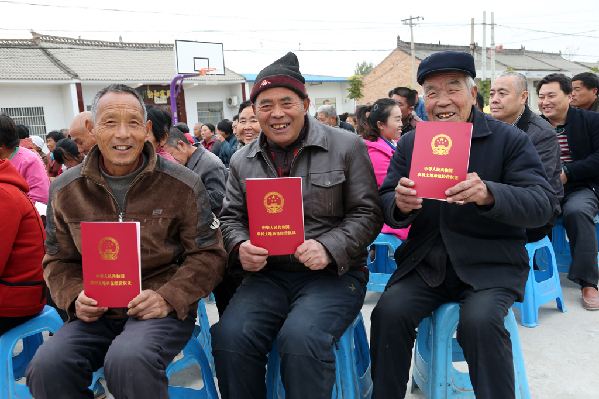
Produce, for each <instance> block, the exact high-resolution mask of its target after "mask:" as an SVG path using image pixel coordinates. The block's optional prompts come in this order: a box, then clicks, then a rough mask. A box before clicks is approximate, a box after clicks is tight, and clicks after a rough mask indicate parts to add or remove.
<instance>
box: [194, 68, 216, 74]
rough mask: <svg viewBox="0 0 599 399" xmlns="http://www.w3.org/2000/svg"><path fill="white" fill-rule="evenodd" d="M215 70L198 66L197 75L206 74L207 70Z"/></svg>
mask: <svg viewBox="0 0 599 399" xmlns="http://www.w3.org/2000/svg"><path fill="white" fill-rule="evenodd" d="M212 71H216V68H200V69H198V75H200V76H206V75H207V74H208V72H212Z"/></svg>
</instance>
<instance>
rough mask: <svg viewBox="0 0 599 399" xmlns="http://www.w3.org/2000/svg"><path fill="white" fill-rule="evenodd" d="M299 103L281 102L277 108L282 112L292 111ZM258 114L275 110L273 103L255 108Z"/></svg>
mask: <svg viewBox="0 0 599 399" xmlns="http://www.w3.org/2000/svg"><path fill="white" fill-rule="evenodd" d="M300 104H301V102H293V101H283V102H280V103H278V106H279V107H281V108H282V109H284V110H292V109H295V108H298V107H299V105H300ZM256 109H257V110H258V111H260V112H271V111H273V110H274V109H275V104H274V103H267V104H261V105H258V106H257V107H256Z"/></svg>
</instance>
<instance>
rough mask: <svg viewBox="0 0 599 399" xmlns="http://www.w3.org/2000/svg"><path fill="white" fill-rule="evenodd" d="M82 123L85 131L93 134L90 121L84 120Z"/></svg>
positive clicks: (92, 125) (92, 126)
mask: <svg viewBox="0 0 599 399" xmlns="http://www.w3.org/2000/svg"><path fill="white" fill-rule="evenodd" d="M84 123H85V130H87V131H88V133H90V134H94V133H93V130H94V124H93V123H92V120H91V119H86V120H85V122H84Z"/></svg>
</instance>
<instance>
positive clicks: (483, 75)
mask: <svg viewBox="0 0 599 399" xmlns="http://www.w3.org/2000/svg"><path fill="white" fill-rule="evenodd" d="M481 61H482V67H481V69H482V73H481V74H480V80H481V81H483V82H484V81H485V80H487V12H486V11H483V48H482V54H481Z"/></svg>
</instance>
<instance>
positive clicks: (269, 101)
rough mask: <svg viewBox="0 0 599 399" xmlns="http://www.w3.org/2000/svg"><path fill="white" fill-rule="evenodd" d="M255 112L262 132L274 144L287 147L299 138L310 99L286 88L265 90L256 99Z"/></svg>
mask: <svg viewBox="0 0 599 399" xmlns="http://www.w3.org/2000/svg"><path fill="white" fill-rule="evenodd" d="M253 106H254V111H255V112H256V117H257V118H258V122H260V127H261V128H262V131H263V132H264V134H265V135H266V137H268V138H269V139H270V140H271V141H272V142H273V143H275V144H277V145H279V146H281V147H286V146H288V145H290V144H292V143H293V142H294V141H295V140H297V138H298V137H299V135H300V133H301V131H302V128H303V127H304V116H305V115H306V112H307V110H308V107H309V106H310V99H308V98H305V99H303V100H302V99H301V98H300V96H299V95H298V94H297V93H296V92H294V91H293V90H291V89H288V88H286V87H273V88H272V89H268V90H264V91H263V92H261V93H260V94H258V97H257V98H256V102H255V104H254V105H253Z"/></svg>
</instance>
